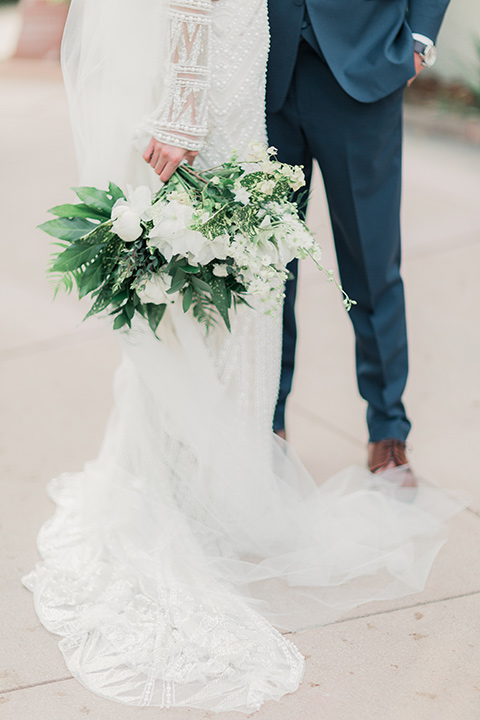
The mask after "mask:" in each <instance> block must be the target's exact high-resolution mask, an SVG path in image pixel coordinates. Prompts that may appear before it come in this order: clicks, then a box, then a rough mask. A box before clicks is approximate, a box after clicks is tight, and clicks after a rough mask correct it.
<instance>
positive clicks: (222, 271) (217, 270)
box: [213, 263, 228, 277]
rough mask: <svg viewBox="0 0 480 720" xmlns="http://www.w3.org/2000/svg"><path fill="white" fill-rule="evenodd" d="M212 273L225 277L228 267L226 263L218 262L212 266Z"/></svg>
mask: <svg viewBox="0 0 480 720" xmlns="http://www.w3.org/2000/svg"><path fill="white" fill-rule="evenodd" d="M213 274H214V275H215V276H216V277H227V275H228V268H227V266H226V265H223V263H222V264H220V263H218V264H216V265H214V266H213Z"/></svg>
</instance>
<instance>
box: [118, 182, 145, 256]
mask: <svg viewBox="0 0 480 720" xmlns="http://www.w3.org/2000/svg"><path fill="white" fill-rule="evenodd" d="M151 205H152V193H151V191H150V188H148V187H147V186H146V185H140V186H139V187H137V188H135V190H132V188H131V187H128V189H127V199H126V200H124V199H123V198H122V199H121V200H117V202H116V203H115V205H114V206H113V208H112V216H111V217H112V220H113V225H112V229H113V232H115V233H116V234H117V235H118V236H119V237H120V238H121V239H122V240H124V242H134V241H135V240H136V239H137V238H138V237H140V235H141V234H142V226H141V224H140V221H141V220H148V213H147V211H149V210H150V208H151Z"/></svg>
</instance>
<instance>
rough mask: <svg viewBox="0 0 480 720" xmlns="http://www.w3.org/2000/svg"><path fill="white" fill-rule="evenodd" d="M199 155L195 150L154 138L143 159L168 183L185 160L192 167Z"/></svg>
mask: <svg viewBox="0 0 480 720" xmlns="http://www.w3.org/2000/svg"><path fill="white" fill-rule="evenodd" d="M197 155H198V152H195V151H194V150H185V148H181V147H175V146H174V145H167V144H166V143H162V142H159V141H158V140H155V138H152V139H151V140H150V142H149V144H148V146H147V149H146V150H145V152H144V153H143V159H144V160H145V162H147V163H148V164H149V165H151V167H152V168H153V169H154V170H155V172H156V173H157V175H159V177H160V180H161V181H162V182H167V180H170V178H171V177H172V175H173V173H174V172H175V170H176V169H177V168H178V166H179V165H180V163H181V162H182V161H183V160H186V161H187V162H188V163H190V165H191V164H192V163H193V161H194V160H195V158H196V157H197Z"/></svg>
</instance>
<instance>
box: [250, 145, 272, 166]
mask: <svg viewBox="0 0 480 720" xmlns="http://www.w3.org/2000/svg"><path fill="white" fill-rule="evenodd" d="M267 158H268V150H267V148H266V147H265V145H263V144H262V143H259V142H255V143H252V144H251V145H250V150H249V153H248V158H247V160H250V161H251V162H261V161H262V160H266V159H267Z"/></svg>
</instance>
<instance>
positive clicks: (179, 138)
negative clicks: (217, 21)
mask: <svg viewBox="0 0 480 720" xmlns="http://www.w3.org/2000/svg"><path fill="white" fill-rule="evenodd" d="M211 10H212V1H211V0H184V1H183V2H172V3H171V4H170V9H169V14H168V15H169V34H170V61H169V66H168V77H167V87H168V98H167V101H166V102H164V103H162V105H161V106H160V107H159V108H157V110H156V111H155V112H154V113H153V114H152V115H151V116H150V117H149V118H147V119H146V120H145V121H144V123H143V128H144V129H145V130H148V131H149V132H150V134H151V135H152V137H154V138H155V139H156V140H159V141H160V142H164V143H167V144H168V145H175V146H179V147H184V148H188V149H189V150H200V148H201V147H202V145H203V142H204V139H205V136H206V135H207V133H208V90H209V87H210V69H209V52H210V31H211V25H212V20H211Z"/></svg>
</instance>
